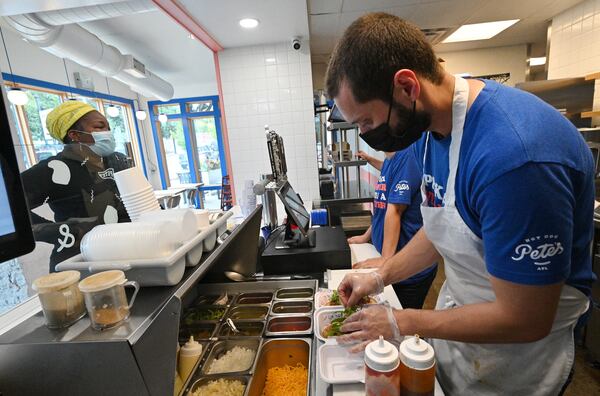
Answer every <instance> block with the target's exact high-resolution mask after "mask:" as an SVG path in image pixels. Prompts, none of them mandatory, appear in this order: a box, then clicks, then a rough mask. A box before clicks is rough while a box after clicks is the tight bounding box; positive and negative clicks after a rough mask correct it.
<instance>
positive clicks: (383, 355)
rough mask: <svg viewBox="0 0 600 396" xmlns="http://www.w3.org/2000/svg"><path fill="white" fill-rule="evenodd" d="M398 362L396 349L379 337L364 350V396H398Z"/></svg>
mask: <svg viewBox="0 0 600 396" xmlns="http://www.w3.org/2000/svg"><path fill="white" fill-rule="evenodd" d="M399 365H400V361H399V359H398V349H397V348H396V347H395V346H394V345H392V344H391V343H389V342H388V341H385V340H384V339H383V336H379V340H376V341H373V342H371V343H369V345H367V348H366V349H365V394H366V396H398V395H399V394H400V370H399Z"/></svg>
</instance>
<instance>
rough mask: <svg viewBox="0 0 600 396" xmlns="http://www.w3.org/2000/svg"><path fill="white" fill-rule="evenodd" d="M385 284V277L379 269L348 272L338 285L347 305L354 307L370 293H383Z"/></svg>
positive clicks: (343, 300)
mask: <svg viewBox="0 0 600 396" xmlns="http://www.w3.org/2000/svg"><path fill="white" fill-rule="evenodd" d="M384 286H385V285H384V283H383V278H382V277H381V275H380V274H379V272H377V271H373V272H367V273H364V274H361V273H359V274H356V273H355V274H347V275H346V276H344V279H342V282H341V283H340V285H339V286H338V294H339V295H340V299H341V300H342V304H343V305H344V306H345V307H352V306H354V305H357V304H358V302H359V301H360V300H361V298H363V297H365V296H368V295H369V294H379V293H383V287H384Z"/></svg>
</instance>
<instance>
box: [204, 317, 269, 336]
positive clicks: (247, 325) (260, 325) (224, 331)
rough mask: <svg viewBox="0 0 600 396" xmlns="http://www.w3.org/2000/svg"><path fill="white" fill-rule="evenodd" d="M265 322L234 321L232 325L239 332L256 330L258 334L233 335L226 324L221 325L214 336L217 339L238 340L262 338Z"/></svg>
mask: <svg viewBox="0 0 600 396" xmlns="http://www.w3.org/2000/svg"><path fill="white" fill-rule="evenodd" d="M265 323H266V322H265V321H260V320H234V321H233V324H234V325H235V327H237V329H238V330H240V331H241V332H242V333H243V332H244V330H246V329H256V330H258V334H256V335H251V334H235V333H234V332H232V331H231V329H230V328H229V325H228V324H227V323H226V322H223V323H221V326H220V327H219V330H218V331H217V333H216V336H217V337H219V338H240V337H262V336H263V334H264V332H265Z"/></svg>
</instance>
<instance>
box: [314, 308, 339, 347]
mask: <svg viewBox="0 0 600 396" xmlns="http://www.w3.org/2000/svg"><path fill="white" fill-rule="evenodd" d="M343 311H344V307H341V306H337V307H321V308H319V309H317V310H316V311H315V314H314V319H315V320H314V326H315V334H316V335H317V338H318V339H319V340H321V341H324V342H325V341H327V340H335V339H336V338H337V337H328V338H325V337H323V336H322V335H321V332H322V331H323V329H324V328H325V327H326V326H327V325H329V323H331V321H332V320H333V319H335V318H338V317H340V316H341V313H342V312H343Z"/></svg>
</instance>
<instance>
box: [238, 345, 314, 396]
mask: <svg viewBox="0 0 600 396" xmlns="http://www.w3.org/2000/svg"><path fill="white" fill-rule="evenodd" d="M311 349H312V339H310V338H273V339H270V340H267V341H265V342H264V343H263V344H262V346H261V348H260V351H259V354H258V359H257V361H256V367H255V369H254V374H253V375H252V379H251V380H250V386H249V387H248V390H247V392H246V395H247V396H261V395H262V392H263V388H264V387H265V381H266V379H267V372H268V370H269V369H270V368H271V367H281V366H284V365H286V364H287V365H289V366H295V365H296V364H297V363H302V365H304V367H306V369H307V370H308V383H307V384H306V396H308V395H309V393H310V386H311V385H310V384H311V377H312V375H314V374H313V373H312V359H311V356H312V355H311Z"/></svg>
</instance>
